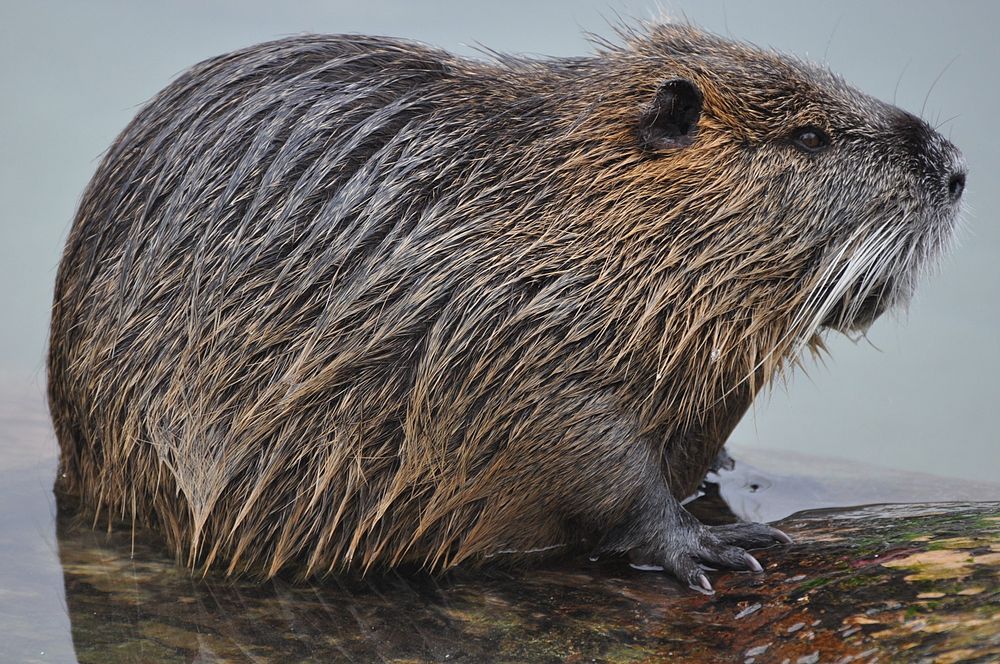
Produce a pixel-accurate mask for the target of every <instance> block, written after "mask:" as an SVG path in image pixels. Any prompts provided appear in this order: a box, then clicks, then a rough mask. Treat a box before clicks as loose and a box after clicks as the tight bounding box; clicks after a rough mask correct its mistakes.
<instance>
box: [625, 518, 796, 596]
mask: <svg viewBox="0 0 1000 664" xmlns="http://www.w3.org/2000/svg"><path fill="white" fill-rule="evenodd" d="M657 540H658V541H654V542H651V543H650V544H647V545H643V546H639V547H635V548H633V549H631V550H630V551H629V560H630V561H631V563H632V566H633V567H636V568H637V569H655V568H661V569H663V571H666V572H669V573H670V574H673V575H674V576H676V577H677V578H678V579H679V580H680V581H682V582H683V583H686V584H688V586H690V587H691V588H692V589H693V590H697V591H698V592H701V593H705V594H707V595H711V594H713V593H714V592H715V591H714V590H713V589H712V584H711V583H710V582H709V580H708V577H707V576H706V575H705V568H725V569H733V570H745V571H749V572H763V571H764V568H763V567H762V566H761V564H760V563H759V562H758V561H757V559H756V558H754V557H753V556H752V555H750V554H749V553H748V552H747V551H746V549H757V548H761V547H765V546H772V545H774V544H789V543H791V541H792V540H791V538H789V537H788V535H786V534H785V533H783V532H781V531H780V530H778V529H777V528H771V527H770V526H766V525H764V524H760V523H734V524H728V525H724V526H705V525H703V524H700V523H688V524H684V525H682V526H679V527H674V528H671V529H667V530H664V531H663V532H662V533H661V536H660V537H658V538H657Z"/></svg>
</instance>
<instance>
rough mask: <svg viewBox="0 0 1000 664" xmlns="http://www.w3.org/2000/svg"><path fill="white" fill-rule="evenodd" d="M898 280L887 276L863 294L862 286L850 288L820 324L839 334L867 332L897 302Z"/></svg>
mask: <svg viewBox="0 0 1000 664" xmlns="http://www.w3.org/2000/svg"><path fill="white" fill-rule="evenodd" d="M895 286H896V280H895V279H894V278H893V277H892V276H887V277H885V278H884V279H882V280H881V281H879V282H876V283H875V285H873V286H871V287H870V288H868V289H867V290H866V291H864V292H862V286H861V284H856V285H855V286H853V287H852V288H849V289H848V290H847V292H845V293H844V295H843V296H841V298H840V299H839V300H837V302H836V303H835V304H834V305H833V307H832V308H831V309H830V311H829V313H827V315H826V317H825V318H824V319H823V322H822V323H821V324H820V325H821V327H822V328H824V329H833V330H837V331H839V332H854V331H858V330H865V329H867V328H868V327H870V326H871V324H872V323H874V322H875V321H876V320H877V319H878V318H879V316H881V315H882V314H884V313H885V312H886V311H887V310H888V309H889V308H890V306H891V305H892V303H893V301H894V300H895V296H894V295H895Z"/></svg>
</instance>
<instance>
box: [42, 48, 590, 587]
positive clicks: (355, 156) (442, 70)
mask: <svg viewBox="0 0 1000 664" xmlns="http://www.w3.org/2000/svg"><path fill="white" fill-rule="evenodd" d="M494 72H495V75H492V76H491V75H489V74H490V68H489V67H487V66H485V65H478V64H473V63H469V62H466V61H461V60H457V59H454V58H451V57H450V56H447V55H446V54H443V53H440V52H435V51H432V50H430V49H425V48H423V47H419V46H414V45H412V44H407V43H402V42H395V41H392V40H383V39H374V38H360V37H304V38H296V39H291V40H284V41H280V42H274V43H271V44H264V45H261V46H259V47H254V48H251V49H247V50H244V51H241V52H238V53H235V54H232V55H228V56H223V57H221V58H217V59H214V60H211V61H208V62H206V63H204V64H202V65H199V66H197V67H195V68H194V69H193V70H192V71H190V72H188V73H187V74H185V75H184V76H182V77H181V78H180V79H179V80H178V81H176V82H175V83H174V84H172V85H171V86H170V87H168V88H167V89H166V90H164V91H163V92H162V93H161V94H160V95H158V96H157V98H155V99H154V100H153V101H152V102H151V104H150V105H149V106H147V107H146V108H145V109H144V110H143V111H142V112H141V113H140V114H139V116H138V117H137V118H136V119H135V121H133V123H132V124H131V125H130V126H129V127H128V128H127V129H126V130H125V132H124V133H123V134H122V135H121V136H120V137H119V139H118V141H117V142H116V143H115V145H114V146H113V147H112V149H111V152H110V153H109V154H108V156H107V157H106V159H105V161H104V163H103V165H102V166H101V168H100V170H99V172H98V173H97V175H96V176H95V178H94V180H93V183H92V185H91V187H90V188H89V189H88V191H87V193H86V195H85V199H84V201H83V203H82V205H81V208H80V212H79V215H78V217H77V220H76V223H75V225H74V228H73V231H72V234H71V238H70V240H69V243H68V246H67V250H66V258H65V261H64V264H63V266H62V268H61V271H60V275H59V278H58V284H57V295H56V305H55V311H54V316H53V333H52V338H53V340H54V343H53V345H52V349H51V358H50V365H51V374H50V375H51V386H52V393H51V400H52V405H53V408H52V409H53V413H54V414H55V420H56V425H57V429H58V430H59V437H60V440H61V441H62V445H63V450H64V470H63V472H64V473H65V475H66V480H65V483H66V484H67V486H69V487H71V490H74V491H76V492H80V493H82V494H83V495H84V496H87V497H88V498H89V501H90V502H92V503H94V504H95V505H96V506H97V507H98V508H99V509H104V510H107V511H109V512H110V513H111V514H110V515H109V516H113V517H124V518H126V519H129V518H132V517H133V516H136V515H138V516H139V518H140V520H145V519H150V518H151V519H152V520H153V521H154V522H155V524H156V525H157V526H159V527H160V528H162V529H163V530H164V531H165V532H166V533H167V535H168V537H169V538H170V540H171V542H172V543H173V545H174V546H176V547H177V548H178V551H179V553H181V554H182V555H184V556H185V557H187V558H188V559H189V560H191V561H196V560H205V561H207V562H211V561H212V560H213V559H214V558H216V557H221V558H222V559H224V560H225V561H226V562H227V563H228V562H230V561H232V569H242V568H244V567H246V568H251V569H260V568H261V567H263V569H264V570H265V571H267V572H274V571H277V570H278V569H279V568H280V567H282V566H283V565H284V564H286V563H287V562H289V561H296V562H303V561H304V562H305V563H306V566H307V567H308V568H309V569H311V570H315V569H320V570H321V569H325V568H326V567H333V566H339V565H348V564H351V563H357V562H361V563H362V564H365V565H367V564H370V563H378V562H400V561H403V560H406V559H408V558H410V557H412V558H414V559H416V562H419V563H425V564H430V565H434V566H440V565H441V564H446V563H450V562H452V561H453V560H455V559H456V558H460V557H464V556H466V555H472V554H475V553H476V552H477V551H479V549H480V547H478V546H476V545H470V544H469V543H470V542H471V541H472V540H471V539H470V533H469V532H468V531H469V530H470V528H472V527H473V525H474V524H475V523H476V522H477V518H478V515H479V512H480V510H481V507H482V503H483V501H485V500H486V498H487V496H485V495H484V496H482V497H481V498H479V499H474V498H473V497H472V496H475V495H476V490H477V489H476V485H475V482H474V481H473V480H474V479H475V478H476V477H479V476H480V475H481V474H482V470H483V468H485V466H486V465H488V464H489V462H490V461H491V459H493V457H494V456H495V455H496V454H497V453H498V452H499V451H500V450H501V448H502V447H503V444H504V440H505V439H506V438H507V437H508V436H509V431H508V429H510V428H511V427H516V426H519V425H518V424H517V422H518V420H522V419H524V418H528V417H531V418H535V419H536V420H537V419H538V418H539V417H542V418H544V416H545V415H544V413H532V412H531V409H532V408H533V407H534V403H535V401H536V395H534V394H533V391H534V389H535V387H537V384H538V383H539V381H541V380H543V379H545V380H548V379H549V378H548V377H547V374H549V373H551V372H560V371H561V372H569V371H571V367H572V364H573V360H572V359H570V358H566V357H563V356H562V354H563V352H564V348H563V347H564V346H572V343H571V342H570V343H568V344H564V343H563V342H559V347H558V348H553V347H552V346H551V345H548V346H547V345H546V344H545V343H544V342H543V343H538V341H539V339H537V338H536V339H535V340H534V343H532V341H531V340H529V339H526V338H525V337H526V334H527V330H528V329H529V327H530V329H531V334H534V335H535V336H543V335H544V334H549V335H550V336H553V337H554V338H555V339H556V340H558V338H557V337H558V335H553V332H552V331H551V330H550V331H548V332H544V331H543V332H542V333H541V334H540V333H539V332H538V331H537V329H538V325H537V324H538V322H539V321H540V320H543V319H544V318H545V317H546V316H547V315H550V313H551V312H550V311H547V308H551V307H552V306H553V304H554V302H550V303H548V304H546V302H545V297H544V295H545V293H546V292H554V291H556V290H561V291H566V290H569V289H573V288H578V287H579V286H580V284H579V283H578V282H579V281H580V277H579V276H578V275H579V273H580V270H577V271H575V275H577V276H572V277H566V276H561V275H560V272H561V270H562V269H561V267H560V262H563V263H567V262H568V261H569V255H568V252H567V251H566V250H565V247H562V246H560V245H561V244H565V240H564V239H560V238H551V239H545V238H537V239H531V238H528V241H527V242H526V241H525V237H523V236H522V235H525V234H530V233H532V232H536V233H537V232H538V231H537V229H536V230H534V231H532V230H530V229H524V230H518V229H517V228H514V227H512V225H511V224H510V223H509V221H508V220H509V219H510V218H511V215H510V214H509V213H508V210H509V208H510V207H511V206H516V205H524V197H523V193H520V194H519V195H518V196H517V197H512V196H511V194H512V191H514V190H517V187H516V185H515V186H514V187H511V186H510V182H511V178H512V177H513V178H516V177H517V174H516V173H511V172H509V171H510V166H509V165H508V164H507V163H505V160H504V154H507V153H510V152H511V151H516V150H521V151H522V152H523V151H524V150H525V149H527V150H530V149H531V148H530V145H528V144H530V143H531V142H533V141H540V139H541V138H543V137H546V136H551V135H552V134H553V133H556V132H558V131H559V129H560V128H559V127H558V125H557V123H555V122H554V121H553V120H552V119H551V118H549V117H546V112H547V109H546V107H545V105H544V103H543V102H542V99H541V97H539V96H537V95H536V94H534V91H533V90H532V88H531V85H532V84H533V85H536V86H539V87H540V88H544V86H545V85H546V82H545V81H543V80H538V79H537V77H536V78H534V79H533V78H532V77H530V76H524V77H523V78H522V80H520V81H514V80H512V77H511V76H510V72H506V73H507V80H504V72H502V71H501V70H500V69H495V70H494ZM529 73H530V72H529ZM552 75H553V76H555V74H552ZM456 90H457V91H460V92H456ZM537 158H538V159H539V160H543V159H546V158H547V156H546V154H545V153H544V151H541V152H539V154H538V157H537ZM540 165H541V166H544V164H540ZM559 166H560V164H557V163H553V164H552V170H553V171H556V170H558V168H559ZM473 183H474V192H475V194H474V195H473V194H472V193H470V192H472V191H473V187H470V184H473ZM491 183H492V186H491ZM536 189H537V191H536V192H535V193H537V195H538V196H540V197H542V196H545V195H546V192H545V191H544V187H536ZM542 202H543V203H544V201H542ZM542 208H543V206H542V205H540V206H539V209H542ZM517 253H520V254H521V255H517ZM560 256H562V257H561V258H560ZM546 289H548V290H547V291H546ZM540 293H541V296H539V294H540ZM533 299H534V300H537V302H538V304H537V306H535V307H534V308H533V309H531V308H528V309H527V310H523V308H522V307H521V305H522V304H523V303H525V302H528V301H531V300H533ZM515 312H517V315H514V314H515ZM554 320H555V321H559V320H560V317H558V316H557V317H555V318H554ZM554 324H556V323H553V325H554ZM517 344H521V345H522V346H527V345H528V344H532V347H531V348H527V349H526V348H518V347H517ZM548 352H551V353H553V356H552V357H546V356H545V355H546V353H548ZM525 353H529V354H530V353H536V354H538V357H537V358H535V360H537V361H535V363H532V362H533V359H532V358H531V357H525ZM483 358H489V362H488V363H484V361H483ZM557 364H559V365H560V366H556V365H557ZM517 379H523V381H522V382H521V383H520V387H519V388H518V389H519V390H521V391H522V392H523V398H522V399H519V400H516V401H515V402H516V403H518V404H519V409H521V411H522V412H519V413H507V412H504V411H503V410H502V404H492V403H491V402H492V401H497V400H498V395H497V394H495V391H496V390H497V389H503V390H509V386H510V385H512V384H517V383H516V380H517ZM510 397H511V395H510V394H509V391H508V392H507V393H505V394H504V399H502V401H503V402H504V403H509V402H510ZM491 406H494V407H492V408H491ZM496 406H501V408H500V409H499V410H498V408H497V407H496ZM511 416H513V417H515V419H514V420H513V421H511V420H509V419H507V418H508V417H511ZM520 426H522V427H523V426H524V425H523V424H521V425H520ZM535 426H537V424H536V425H535ZM485 484H487V485H488V491H489V492H491V493H492V492H500V493H503V492H504V491H505V488H504V483H503V481H499V482H496V481H494V482H493V483H489V482H485ZM480 491H486V489H480ZM456 501H457V502H456ZM463 513H464V516H461V517H460V516H458V515H459V514H463ZM441 519H447V520H448V521H446V522H444V523H442V522H441ZM552 526H553V524H551V523H550V524H544V523H539V524H537V526H536V527H537V528H538V529H539V530H545V529H546V528H548V529H552ZM558 531H559V529H558V528H556V529H554V531H553V532H555V533H558ZM463 544H464V545H465V549H463ZM509 544H511V543H503V545H504V546H507V545H509ZM513 544H516V542H514V543H513Z"/></svg>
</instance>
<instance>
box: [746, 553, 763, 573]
mask: <svg viewBox="0 0 1000 664" xmlns="http://www.w3.org/2000/svg"><path fill="white" fill-rule="evenodd" d="M743 559H744V560H746V561H747V565H749V566H750V571H752V572H763V571H764V568H763V567H762V566H761V564H760V563H759V562H758V561H757V559H756V558H754V557H753V556H751V555H750V554H749V553H746V554H744V555H743Z"/></svg>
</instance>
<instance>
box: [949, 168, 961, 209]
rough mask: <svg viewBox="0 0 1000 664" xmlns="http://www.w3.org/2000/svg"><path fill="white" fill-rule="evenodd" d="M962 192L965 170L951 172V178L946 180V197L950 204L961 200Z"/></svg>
mask: <svg viewBox="0 0 1000 664" xmlns="http://www.w3.org/2000/svg"><path fill="white" fill-rule="evenodd" d="M963 191H965V169H964V168H959V169H956V170H954V171H952V173H951V177H950V178H948V197H949V198H950V199H951V202H952V203H957V202H958V200H959V199H960V198H962V192H963Z"/></svg>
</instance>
